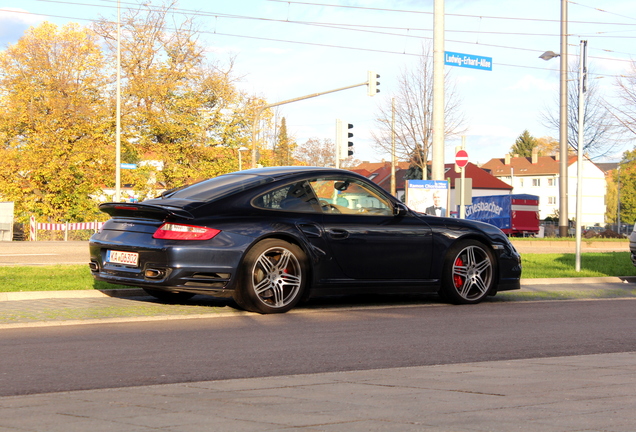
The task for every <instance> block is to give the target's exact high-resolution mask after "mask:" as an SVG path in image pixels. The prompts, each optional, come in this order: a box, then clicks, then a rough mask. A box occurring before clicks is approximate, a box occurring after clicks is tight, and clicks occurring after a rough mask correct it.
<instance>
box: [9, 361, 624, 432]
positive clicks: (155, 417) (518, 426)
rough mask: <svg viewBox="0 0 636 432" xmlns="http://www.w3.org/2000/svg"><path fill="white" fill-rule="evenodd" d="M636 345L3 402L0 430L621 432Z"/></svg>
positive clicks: (43, 431)
mask: <svg viewBox="0 0 636 432" xmlns="http://www.w3.org/2000/svg"><path fill="white" fill-rule="evenodd" d="M635 392H636V353H616V354H601V355H587V356H573V357H558V358H539V359H528V360H510V361H492V362H480V363H465V364H451V365H438V366H424V367H409V368H394V369H381V370H363V371H353V372H337V373H321V374H309V375H293V376H278V377H269V378H257V379H235V380H222V381H208V382H194V383H182V384H169V385H157V386H143V387H128V388H114V389H104V390H88V391H73V392H63V393H49V394H38V395H29V396H11V397H3V398H0V431H31V432H54V431H64V432H69V431H95V432H97V431H107V430H108V431H126V432H134V431H157V430H161V431H180V432H187V431H228V432H230V431H231V432H238V431H290V430H297V431H305V432H310V431H329V432H357V431H360V432H367V431H491V432H499V431H501V432H508V431H512V430H516V431H533V432H536V431H542V432H565V431H613V432H619V431H620V432H632V431H634V427H635V425H636V409H635V408H636V398H635Z"/></svg>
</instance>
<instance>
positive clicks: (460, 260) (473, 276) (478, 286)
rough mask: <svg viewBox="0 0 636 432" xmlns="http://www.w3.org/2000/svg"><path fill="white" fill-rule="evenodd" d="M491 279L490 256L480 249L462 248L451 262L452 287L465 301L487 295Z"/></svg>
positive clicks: (474, 247)
mask: <svg viewBox="0 0 636 432" xmlns="http://www.w3.org/2000/svg"><path fill="white" fill-rule="evenodd" d="M492 277H493V268H492V262H491V260H490V256H489V255H488V253H486V251H485V250H483V249H482V248H480V247H477V246H468V247H466V248H464V249H463V250H462V251H461V252H460V253H459V254H457V257H455V260H454V261H453V274H452V280H453V286H454V287H455V289H456V290H457V293H458V294H459V295H460V296H461V297H462V298H464V299H466V300H474V299H478V298H481V297H483V296H484V295H485V294H487V292H488V289H489V287H490V286H491V283H492Z"/></svg>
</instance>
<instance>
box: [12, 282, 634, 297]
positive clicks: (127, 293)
mask: <svg viewBox="0 0 636 432" xmlns="http://www.w3.org/2000/svg"><path fill="white" fill-rule="evenodd" d="M595 283H636V276H610V277H581V278H563V279H558V278H553V279H521V288H523V287H524V286H532V285H581V284H595ZM99 297H120V298H126V297H148V294H147V293H146V292H145V291H144V290H143V289H141V288H125V289H109V290H71V291H23V292H6V293H0V302H1V301H17V300H46V299H65V298H67V299H72V298H99Z"/></svg>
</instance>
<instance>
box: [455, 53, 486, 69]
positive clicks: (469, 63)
mask: <svg viewBox="0 0 636 432" xmlns="http://www.w3.org/2000/svg"><path fill="white" fill-rule="evenodd" d="M444 64H446V65H449V66H459V67H465V68H471V69H481V70H489V71H491V70H492V57H484V56H476V55H472V54H461V53H455V52H450V51H444Z"/></svg>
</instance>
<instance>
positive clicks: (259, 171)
mask: <svg viewBox="0 0 636 432" xmlns="http://www.w3.org/2000/svg"><path fill="white" fill-rule="evenodd" d="M312 172H315V173H317V174H318V173H319V174H326V173H334V174H336V173H337V174H355V173H353V172H352V171H347V170H341V169H337V168H327V167H313V166H275V167H264V168H253V169H248V170H244V171H237V172H234V173H230V175H231V174H252V175H259V176H265V177H274V178H279V177H286V176H289V175H293V174H301V173H312Z"/></svg>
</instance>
